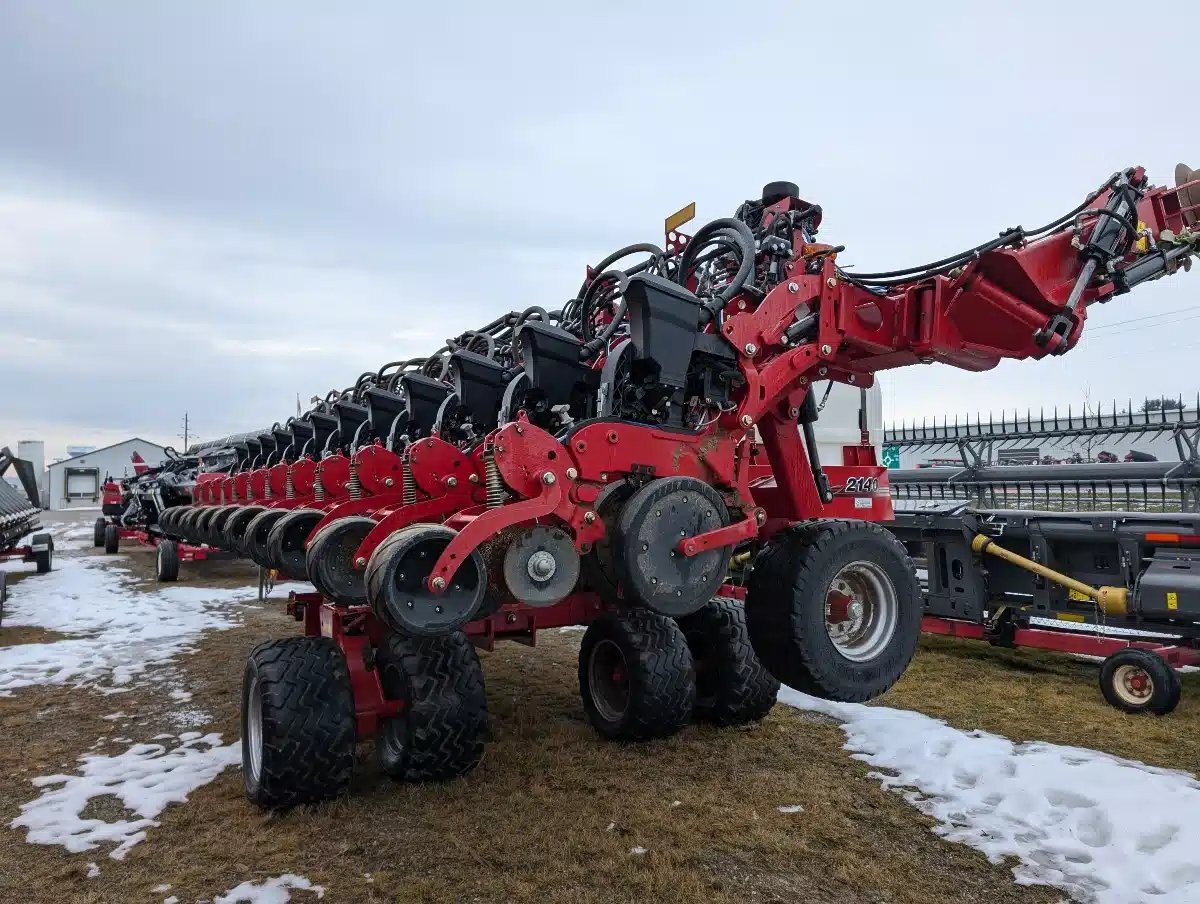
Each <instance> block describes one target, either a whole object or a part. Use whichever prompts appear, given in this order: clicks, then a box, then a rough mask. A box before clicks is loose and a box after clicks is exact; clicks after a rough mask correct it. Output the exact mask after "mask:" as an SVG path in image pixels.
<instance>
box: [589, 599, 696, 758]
mask: <svg viewBox="0 0 1200 904" xmlns="http://www.w3.org/2000/svg"><path fill="white" fill-rule="evenodd" d="M579 695H580V697H581V698H582V699H583V709H584V712H585V713H586V714H587V717H588V721H589V722H591V723H592V726H593V727H594V728H595V729H596V731H598V732H600V734H602V735H604V736H605V737H606V738H610V739H612V740H616V741H649V740H653V739H655V738H665V737H669V736H670V735H673V734H675V733H676V732H677V731H679V730H680V729H681V728H683V727H684V726H685V725H687V724H688V722H690V721H691V718H692V712H693V710H694V709H695V705H696V680H695V670H694V668H693V665H692V653H691V651H690V650H689V649H688V643H687V638H685V637H684V635H683V631H681V630H680V628H679V625H677V624H676V623H675V622H674V621H673V620H672V619H669V618H667V617H666V616H663V615H659V614H657V613H655V612H650V611H648V610H646V609H629V610H626V611H624V612H620V613H610V614H606V615H602V616H601V617H600V618H598V619H596V620H595V621H594V622H592V623H591V624H590V625H588V629H587V631H586V632H585V633H584V635H583V641H582V642H581V643H580V645H579Z"/></svg>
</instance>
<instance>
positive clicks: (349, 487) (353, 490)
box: [346, 455, 362, 499]
mask: <svg viewBox="0 0 1200 904" xmlns="http://www.w3.org/2000/svg"><path fill="white" fill-rule="evenodd" d="M346 492H348V493H349V494H350V498H351V499H361V498H362V481H361V480H359V479H358V461H357V456H355V455H351V456H350V478H349V479H348V480H347V481H346Z"/></svg>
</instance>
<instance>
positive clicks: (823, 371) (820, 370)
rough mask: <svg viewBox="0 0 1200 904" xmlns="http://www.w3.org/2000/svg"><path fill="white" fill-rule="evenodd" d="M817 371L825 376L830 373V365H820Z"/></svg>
mask: <svg viewBox="0 0 1200 904" xmlns="http://www.w3.org/2000/svg"><path fill="white" fill-rule="evenodd" d="M817 373H818V374H820V375H821V376H822V377H823V376H825V375H826V374H827V373H829V368H828V367H818V368H817Z"/></svg>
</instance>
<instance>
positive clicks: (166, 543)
mask: <svg viewBox="0 0 1200 904" xmlns="http://www.w3.org/2000/svg"><path fill="white" fill-rule="evenodd" d="M154 576H155V577H156V578H158V580H159V581H161V582H162V583H169V582H171V581H177V580H179V546H178V544H176V542H175V541H174V540H167V539H162V540H159V541H158V548H157V549H156V550H155V551H154Z"/></svg>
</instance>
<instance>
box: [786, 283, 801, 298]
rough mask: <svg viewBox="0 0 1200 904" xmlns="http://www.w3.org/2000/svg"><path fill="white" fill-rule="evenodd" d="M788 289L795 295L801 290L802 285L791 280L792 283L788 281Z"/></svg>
mask: <svg viewBox="0 0 1200 904" xmlns="http://www.w3.org/2000/svg"><path fill="white" fill-rule="evenodd" d="M788 291H789V292H791V293H792V294H793V295H795V294H796V293H797V292H799V291H800V286H799V285H797V284H796V283H794V282H790V283H788Z"/></svg>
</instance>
